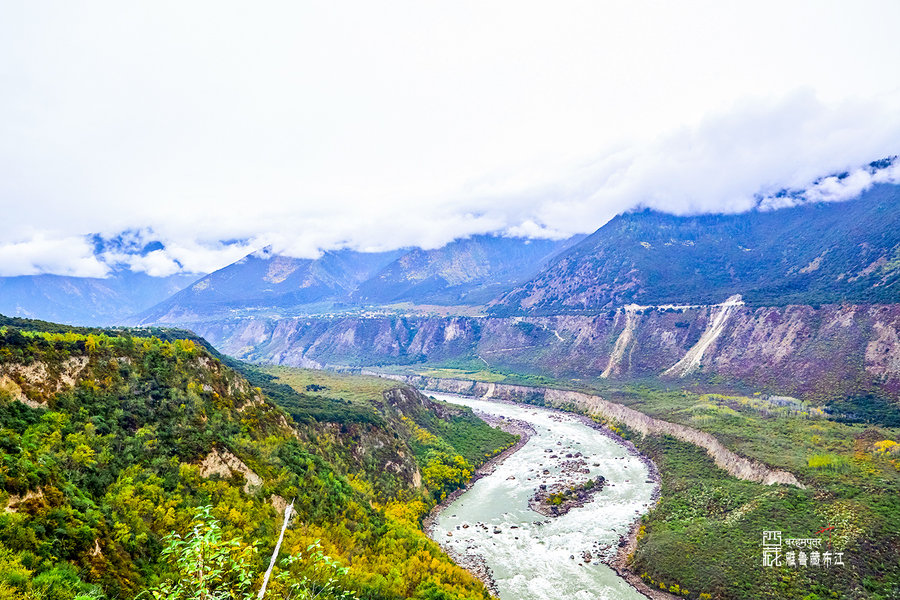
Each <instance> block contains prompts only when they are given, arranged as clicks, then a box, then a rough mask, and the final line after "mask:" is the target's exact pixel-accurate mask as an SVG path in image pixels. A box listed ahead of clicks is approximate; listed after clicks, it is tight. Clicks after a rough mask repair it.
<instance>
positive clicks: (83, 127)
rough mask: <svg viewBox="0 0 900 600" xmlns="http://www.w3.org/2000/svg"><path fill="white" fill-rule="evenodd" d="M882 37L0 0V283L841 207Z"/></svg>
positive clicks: (492, 16) (862, 152)
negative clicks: (786, 202) (647, 210)
mask: <svg viewBox="0 0 900 600" xmlns="http://www.w3.org/2000/svg"><path fill="white" fill-rule="evenodd" d="M898 26H900V3H898V2H896V1H895V0H887V1H883V2H882V1H865V0H863V1H859V2H853V3H850V2H826V1H824V0H817V1H812V2H791V1H784V0H781V1H778V2H765V1H753V2H720V1H715V2H691V1H688V2H677V3H676V2H641V1H629V2H607V1H601V0H593V1H591V2H564V1H563V2H552V3H550V2H543V3H531V2H523V1H521V0H519V1H515V2H501V1H490V2H484V1H474V2H466V1H456V2H422V1H415V2H394V1H388V2H378V3H374V2H342V1H328V2H302V1H296V2H284V3H281V2H278V3H276V2H257V3H244V2H241V3H238V2H222V1H216V2H200V1H196V2H188V3H185V2H166V1H154V2H144V3H137V2H129V3H124V2H103V1H92V2H70V1H63V2H46V1H43V0H34V1H29V2H13V1H11V0H0V208H2V214H3V223H4V226H3V227H2V228H0V276H12V275H32V274H39V273H55V274H62V275H76V276H88V277H102V276H105V275H107V274H108V273H109V272H110V269H111V268H112V267H114V266H116V265H119V266H122V265H126V266H128V268H131V269H132V270H135V271H144V272H147V273H149V274H151V275H156V276H164V275H170V274H173V273H175V272H178V271H186V272H195V273H201V272H209V271H212V270H215V269H217V268H220V267H223V266H225V265H227V264H229V263H231V262H233V261H234V260H236V259H238V258H240V257H241V256H243V255H245V254H246V253H248V252H251V251H253V250H256V249H259V248H261V247H264V246H271V247H272V248H273V250H275V252H278V253H283V254H288V255H291V256H298V257H312V256H315V255H317V253H319V252H321V251H322V250H328V249H333V248H339V247H351V248H355V249H360V250H384V249H391V248H397V247H403V246H421V247H425V248H433V247H438V246H440V245H442V244H444V243H446V242H448V241H450V240H452V239H454V238H457V237H462V236H467V235H472V234H478V233H488V232H498V233H502V234H505V235H516V236H528V237H552V238H561V237H565V236H568V235H571V234H574V233H588V232H592V231H594V230H596V229H597V228H598V227H600V226H601V225H603V224H604V223H605V222H607V221H608V220H609V219H610V218H612V217H613V216H615V215H616V214H618V213H620V212H622V211H625V210H629V209H632V208H635V207H652V208H656V209H660V210H664V211H668V212H672V213H675V214H694V213H701V212H740V211H745V210H749V209H751V208H753V207H754V206H763V207H764V208H777V207H778V206H779V205H780V204H779V202H782V201H780V200H777V199H773V196H774V194H775V193H776V192H778V191H779V190H781V189H785V188H789V189H798V190H807V192H806V196H804V197H805V198H807V199H808V200H816V201H818V200H840V199H846V198H848V197H852V196H853V195H855V194H858V193H859V192H860V191H862V190H863V189H865V188H866V187H868V186H869V185H871V184H872V183H873V182H877V181H890V182H900V167H897V166H894V167H892V168H890V169H887V170H885V171H881V172H878V173H874V174H873V173H871V172H870V171H869V170H866V169H860V167H862V166H864V165H866V164H868V163H869V162H870V161H873V160H877V159H880V158H883V157H887V156H894V155H897V154H900V68H897V65H900V45H898V44H897V43H896V31H897V29H898ZM843 171H848V172H851V173H852V176H851V177H847V178H844V179H841V180H837V179H834V178H832V179H824V180H823V179H822V177H823V176H827V175H829V174H831V173H837V172H843ZM96 236H99V238H100V239H103V240H106V242H104V243H103V244H102V245H101V246H102V251H99V252H98V251H97V248H98V245H97V244H96V243H95V242H96V240H97V239H98V238H97V237H96ZM150 242H161V247H160V245H159V244H157V245H155V246H152V248H155V249H153V250H152V251H145V252H143V253H139V252H138V253H136V252H135V250H136V249H140V248H142V247H144V246H145V245H146V244H147V243H150Z"/></svg>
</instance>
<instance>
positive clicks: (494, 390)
mask: <svg viewBox="0 0 900 600" xmlns="http://www.w3.org/2000/svg"><path fill="white" fill-rule="evenodd" d="M396 379H399V380H401V381H404V382H405V383H409V384H410V385H414V386H416V387H418V388H419V389H423V390H426V391H435V392H445V393H451V394H460V395H466V396H476V397H479V398H484V399H489V400H490V399H498V400H509V401H513V402H523V401H526V402H534V401H535V400H536V399H540V400H543V403H544V404H546V405H547V406H551V407H554V408H561V407H568V406H574V407H575V408H576V409H577V410H578V411H580V412H583V413H585V414H588V415H598V416H601V417H604V418H606V419H610V420H612V421H616V422H618V423H622V424H624V425H626V426H627V427H628V428H630V429H632V430H634V431H637V432H638V433H640V434H642V435H671V436H672V437H675V438H677V439H679V440H681V441H683V442H687V443H689V444H693V445H695V446H698V447H700V448H703V449H704V450H706V452H707V454H709V455H710V456H711V457H712V459H713V460H714V461H715V463H716V465H717V466H718V467H719V468H721V469H723V470H725V471H727V472H728V473H729V474H731V475H733V476H734V477H737V478H738V479H745V480H747V481H756V482H759V483H763V484H766V485H771V484H775V483H781V484H785V485H794V486H797V487H803V485H802V484H801V483H800V482H799V481H797V478H796V477H795V476H794V475H793V474H792V473H789V472H787V471H783V470H779V469H771V468H769V467H767V466H766V465H764V464H762V463H760V462H757V461H754V460H750V459H748V458H745V457H743V456H740V455H739V454H736V453H735V452H732V451H731V450H729V449H728V448H726V447H725V446H724V445H723V444H722V443H721V442H719V440H717V439H716V438H715V437H714V436H712V435H710V434H709V433H706V432H703V431H699V430H697V429H694V428H692V427H687V426H685V425H680V424H678V423H670V422H668V421H663V420H660V419H655V418H653V417H650V416H648V415H645V414H644V413H642V412H639V411H636V410H634V409H632V408H628V407H627V406H624V405H622V404H618V403H615V402H609V401H607V400H604V399H603V398H601V397H600V396H592V395H589V394H584V393H581V392H574V391H568V390H558V389H553V388H539V387H529V386H521V385H508V384H502V383H485V382H477V381H465V380H459V379H440V378H434V377H420V376H407V377H403V376H398V377H396Z"/></svg>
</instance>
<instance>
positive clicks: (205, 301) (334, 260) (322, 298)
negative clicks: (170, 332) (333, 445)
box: [137, 235, 583, 323]
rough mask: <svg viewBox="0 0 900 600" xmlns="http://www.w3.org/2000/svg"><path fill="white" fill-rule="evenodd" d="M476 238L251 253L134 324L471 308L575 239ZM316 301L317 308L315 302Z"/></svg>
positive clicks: (531, 271) (534, 270)
mask: <svg viewBox="0 0 900 600" xmlns="http://www.w3.org/2000/svg"><path fill="white" fill-rule="evenodd" d="M582 238H583V236H574V237H572V238H569V239H567V240H561V241H555V240H531V239H525V238H507V237H501V236H497V235H476V236H472V237H470V238H465V239H460V240H454V241H453V242H450V243H449V244H447V245H445V246H442V247H440V248H436V249H432V250H423V249H421V248H412V249H409V248H405V249H400V250H392V251H389V252H377V253H371V252H358V251H355V250H347V249H343V250H334V251H330V252H326V253H325V254H323V255H322V256H321V257H320V258H317V259H301V258H290V257H286V256H281V255H277V254H273V253H271V252H270V251H263V252H257V253H254V254H251V255H248V256H246V257H244V258H243V259H241V260H239V261H237V262H235V263H233V264H231V265H228V266H227V267H225V268H223V269H220V270H218V271H216V272H214V273H211V274H209V275H207V276H206V277H204V278H202V279H200V280H199V281H197V282H196V283H195V284H194V285H192V286H191V287H190V288H188V289H185V290H183V291H181V292H179V293H178V294H175V295H174V296H173V297H171V298H169V299H167V300H165V301H163V302H161V303H160V304H158V305H157V306H154V307H152V308H151V309H149V310H147V311H145V312H143V313H141V314H139V315H138V316H137V320H138V322H140V323H154V322H164V323H176V322H189V321H195V320H204V319H209V318H221V317H228V316H232V315H233V314H234V311H239V310H243V309H249V310H269V311H271V312H274V313H276V314H284V313H290V311H292V310H297V309H299V308H301V307H305V308H307V309H309V310H319V311H321V310H326V311H327V310H339V309H341V308H347V307H365V306H371V305H384V304H393V303H410V304H426V305H431V304H434V305H466V306H474V305H480V304H484V303H486V302H488V301H489V300H491V299H492V298H494V297H496V296H497V295H498V294H500V293H502V292H503V291H505V290H507V289H509V288H511V287H512V286H514V285H516V284H518V283H521V282H522V281H525V280H527V279H528V278H529V277H531V276H533V275H535V274H536V273H538V272H540V270H541V268H542V267H543V266H544V265H546V264H547V263H548V262H549V261H550V260H551V259H552V258H553V257H554V256H556V255H557V254H558V253H559V252H562V251H564V250H565V249H567V248H569V247H571V246H572V245H573V244H574V243H576V242H578V241H580V240H581V239H582ZM317 303H318V305H317Z"/></svg>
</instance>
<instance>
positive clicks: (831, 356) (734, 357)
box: [189, 302, 900, 423]
mask: <svg viewBox="0 0 900 600" xmlns="http://www.w3.org/2000/svg"><path fill="white" fill-rule="evenodd" d="M189 326H190V327H191V328H192V329H194V330H195V331H197V332H198V333H200V334H201V335H203V336H204V337H206V338H207V339H209V340H210V341H211V342H212V343H214V344H215V345H216V347H218V348H221V349H222V350H223V351H224V352H226V353H228V354H231V355H233V356H239V357H242V358H245V359H248V360H253V361H261V362H269V363H275V364H284V365H314V364H315V365H328V366H333V367H339V366H350V367H356V368H360V367H367V366H368V367H373V366H375V367H381V366H387V365H413V366H417V367H419V366H422V367H424V366H451V367H463V368H468V369H481V368H493V369H499V370H502V371H506V372H515V373H523V374H532V375H544V376H551V377H561V378H578V379H581V380H592V379H596V380H601V379H603V380H610V381H634V380H656V381H659V382H661V383H662V384H663V385H694V384H702V385H713V386H731V387H732V388H750V389H753V390H758V391H765V392H767V393H771V394H781V395H790V396H796V397H799V398H802V399H804V400H808V401H810V402H813V403H814V404H816V405H827V404H831V403H842V404H843V405H845V408H842V409H840V410H841V411H842V412H846V413H852V414H856V415H858V416H859V415H867V416H866V418H870V417H872V415H868V413H869V412H870V410H871V411H873V414H874V413H878V414H881V413H880V411H881V410H882V409H883V410H884V411H887V412H885V413H884V414H883V415H882V417H880V418H887V419H890V420H891V422H892V423H893V422H895V421H896V422H897V423H900V411H898V410H897V408H896V406H897V405H898V402H900V338H898V335H897V331H898V330H900V307H898V305H896V304H893V305H842V306H838V305H825V306H822V307H819V308H813V307H810V306H788V307H761V308H755V307H750V306H746V305H742V304H740V303H738V302H735V303H733V304H730V305H725V306H715V305H713V306H695V307H681V308H677V309H676V308H670V307H664V308H644V309H635V308H629V309H627V310H625V309H621V310H618V311H610V312H609V313H606V312H604V313H602V314H600V315H597V316H587V315H562V316H552V317H507V318H499V317H397V316H381V317H355V316H347V317H335V318H318V319H317V318H303V319H272V320H268V319H244V320H241V321H233V322H227V321H226V322H213V323H194V324H189ZM891 404H893V406H894V407H895V408H890V407H891ZM861 406H866V407H869V408H868V409H863V408H861ZM854 407H855V408H854ZM873 418H874V417H873Z"/></svg>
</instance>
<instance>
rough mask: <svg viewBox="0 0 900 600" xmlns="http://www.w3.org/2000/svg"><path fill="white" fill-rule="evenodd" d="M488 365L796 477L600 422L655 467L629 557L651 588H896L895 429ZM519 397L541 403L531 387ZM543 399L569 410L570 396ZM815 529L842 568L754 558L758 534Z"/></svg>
mask: <svg viewBox="0 0 900 600" xmlns="http://www.w3.org/2000/svg"><path fill="white" fill-rule="evenodd" d="M498 374H499V375H502V376H503V378H504V379H503V382H504V383H510V384H521V385H533V386H548V387H559V388H563V389H576V390H577V391H582V392H586V393H597V394H600V395H601V396H603V397H604V398H605V399H607V400H610V401H613V402H617V403H620V404H624V405H627V406H629V407H631V408H634V409H636V410H639V411H640V412H642V413H644V414H647V415H650V416H652V417H656V418H659V419H662V420H665V421H670V422H674V423H680V424H683V425H687V426H689V427H693V428H695V429H699V430H701V431H705V432H708V433H711V434H713V435H714V436H715V437H716V438H717V439H718V440H719V441H721V442H722V443H723V444H725V446H727V447H728V448H729V449H731V450H733V451H735V452H737V453H739V454H741V455H743V456H746V457H748V458H751V459H755V460H758V461H760V462H762V463H764V464H767V465H770V466H772V467H775V468H781V469H786V470H788V471H790V472H792V473H794V474H795V475H796V476H797V477H798V478H799V479H800V481H801V482H802V483H803V484H804V485H805V486H806V489H799V488H796V487H793V486H783V485H774V486H765V485H762V484H758V483H753V482H748V481H743V480H739V479H736V478H734V477H731V476H729V475H728V474H727V473H726V472H725V471H723V470H721V469H719V468H717V467H716V466H715V464H714V462H713V460H712V458H711V457H709V455H707V454H706V451H705V450H703V449H700V448H698V447H697V446H694V445H691V444H688V443H686V442H682V441H679V440H677V439H675V438H671V437H668V436H665V437H660V436H646V437H643V436H641V435H640V434H636V433H634V432H633V431H630V430H628V428H627V427H625V426H624V425H622V424H620V423H607V424H608V425H610V426H611V427H613V428H614V430H615V431H616V432H617V433H619V434H620V435H623V436H625V437H627V438H629V439H631V440H632V441H633V442H634V443H635V445H636V446H637V447H638V449H639V450H641V452H643V453H645V454H646V455H648V456H650V457H651V458H652V459H653V460H654V462H655V463H656V464H657V466H658V467H659V470H660V474H661V478H662V486H661V498H660V501H659V503H658V504H657V506H656V507H655V508H653V509H652V510H651V511H650V513H648V514H647V515H645V516H644V517H643V519H642V522H641V529H640V535H639V542H638V546H637V550H636V552H635V554H634V556H633V558H632V563H631V564H632V569H633V570H634V571H635V572H636V573H638V574H640V575H642V576H643V578H644V580H645V582H646V583H648V584H650V585H652V586H653V587H654V588H656V589H666V590H668V591H670V592H671V591H673V590H677V591H674V592H673V593H676V594H678V595H680V596H682V597H686V598H691V599H697V598H701V599H709V598H716V599H719V600H739V599H744V598H779V599H781V598H784V599H796V600H804V599H806V598H807V597H809V596H812V597H819V598H823V599H824V598H853V599H857V598H859V599H863V598H865V599H875V600H887V599H889V598H893V597H896V595H897V593H898V591H900V563H898V560H897V548H900V443H898V442H900V428H891V427H884V426H878V425H873V424H867V423H860V422H848V421H847V420H841V421H838V420H836V419H833V418H830V415H829V414H828V413H827V412H825V411H823V410H821V409H820V408H818V407H816V406H813V405H811V404H809V403H804V402H799V401H794V400H792V399H790V398H771V397H766V396H762V395H755V394H739V393H724V392H723V393H699V392H698V391H696V389H695V388H694V387H689V388H686V389H682V388H671V387H666V385H667V384H666V383H662V382H648V383H647V384H641V383H627V384H622V383H617V382H610V381H606V380H596V381H595V380H582V381H568V382H567V381H565V380H560V379H556V380H552V379H549V378H546V377H538V376H535V375H529V374H516V373H511V372H501V371H495V372H494V375H495V376H496V375H498ZM469 378H471V379H474V377H469ZM492 379H495V377H494V378H492ZM538 381H540V382H541V383H537V382H538ZM668 385H669V386H671V384H668ZM524 400H525V401H527V402H531V403H534V404H536V405H547V402H546V401H545V399H544V398H543V396H541V395H535V396H534V397H533V398H528V397H524ZM554 408H559V409H562V410H569V411H578V410H579V408H578V407H576V406H574V405H572V404H566V405H554ZM591 416H594V417H595V418H596V420H598V421H601V422H603V421H605V420H604V419H602V418H601V417H599V416H597V415H591ZM560 502H563V500H562V498H560ZM826 526H833V527H835V530H834V531H833V532H832V535H831V543H832V544H833V548H834V549H836V550H840V551H843V552H845V554H844V562H845V563H846V564H845V566H842V567H832V568H831V569H818V570H815V569H810V568H807V569H799V568H797V567H793V568H792V567H781V568H764V567H763V566H762V532H763V531H765V530H770V529H774V530H781V531H783V532H784V535H785V537H798V538H800V537H802V538H805V537H816V536H815V532H816V531H818V530H819V529H821V528H822V527H826Z"/></svg>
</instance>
